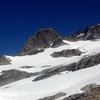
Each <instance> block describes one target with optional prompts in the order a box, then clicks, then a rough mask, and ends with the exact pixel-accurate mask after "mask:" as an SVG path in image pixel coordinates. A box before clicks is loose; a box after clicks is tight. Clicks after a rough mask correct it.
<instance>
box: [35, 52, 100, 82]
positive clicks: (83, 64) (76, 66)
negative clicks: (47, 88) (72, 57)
mask: <svg viewBox="0 0 100 100" xmlns="http://www.w3.org/2000/svg"><path fill="white" fill-rule="evenodd" d="M97 64H100V53H99V54H96V55H92V56H87V57H84V58H82V59H81V60H79V61H78V62H75V63H72V64H69V65H60V66H57V67H55V68H49V69H47V70H46V71H44V72H43V73H41V75H40V76H38V77H36V78H35V79H34V80H33V81H39V80H42V79H46V78H48V77H51V76H54V75H57V74H59V73H61V72H63V71H76V70H80V69H84V68H88V67H92V66H95V65H97Z"/></svg>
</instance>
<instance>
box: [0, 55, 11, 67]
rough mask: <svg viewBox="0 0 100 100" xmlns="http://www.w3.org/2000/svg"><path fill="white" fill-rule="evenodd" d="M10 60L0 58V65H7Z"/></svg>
mask: <svg viewBox="0 0 100 100" xmlns="http://www.w3.org/2000/svg"><path fill="white" fill-rule="evenodd" d="M10 62H11V60H10V59H9V58H6V57H4V56H0V65H9V64H11V63H10Z"/></svg>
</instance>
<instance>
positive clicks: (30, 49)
mask: <svg viewBox="0 0 100 100" xmlns="http://www.w3.org/2000/svg"><path fill="white" fill-rule="evenodd" d="M52 44H53V46H52ZM61 44H63V41H62V38H61V36H59V35H58V34H57V32H56V31H55V30H53V29H41V30H39V31H38V32H37V34H36V35H35V36H34V37H31V38H30V39H29V40H28V41H27V43H26V45H25V47H24V49H23V50H22V51H21V52H20V53H19V55H29V54H37V53H39V52H42V51H43V50H44V49H45V48H48V47H51V46H52V47H58V46H59V45H61Z"/></svg>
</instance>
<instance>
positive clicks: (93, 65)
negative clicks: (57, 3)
mask: <svg viewBox="0 0 100 100" xmlns="http://www.w3.org/2000/svg"><path fill="white" fill-rule="evenodd" d="M0 100H100V24H98V25H95V26H92V27H88V28H85V29H83V30H80V31H79V32H76V33H74V34H72V35H71V36H68V37H62V36H60V35H59V34H58V32H57V31H56V30H54V29H52V28H48V29H40V30H39V31H38V32H37V33H36V35H35V36H32V37H30V38H29V40H28V41H27V43H26V44H25V46H24V47H23V49H22V50H21V51H20V52H19V53H18V54H17V55H16V56H7V55H4V56H0Z"/></svg>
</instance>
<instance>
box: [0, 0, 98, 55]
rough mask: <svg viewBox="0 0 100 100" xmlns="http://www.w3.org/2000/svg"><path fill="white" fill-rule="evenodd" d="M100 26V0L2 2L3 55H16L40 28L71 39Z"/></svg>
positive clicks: (19, 0)
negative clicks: (55, 31)
mask: <svg viewBox="0 0 100 100" xmlns="http://www.w3.org/2000/svg"><path fill="white" fill-rule="evenodd" d="M98 23H100V0H87V1H86V0H0V46H1V48H0V54H1V55H3V54H7V55H16V54H17V53H18V52H19V51H20V50H21V49H22V48H23V46H24V45H25V43H26V41H27V40H28V38H29V37H30V36H32V35H34V34H35V33H36V32H37V30H38V29H40V28H49V27H50V28H51V27H52V28H54V29H55V30H57V31H58V33H60V34H61V35H62V36H68V35H70V34H72V33H74V32H76V31H79V30H80V29H83V28H85V27H87V26H92V25H95V24H98Z"/></svg>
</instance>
